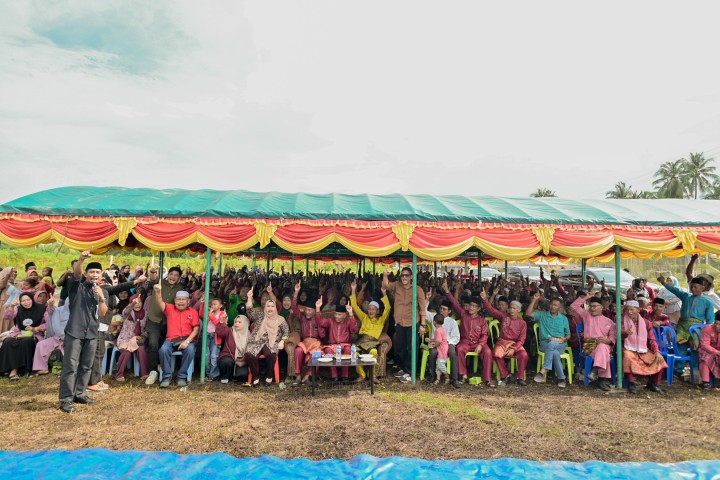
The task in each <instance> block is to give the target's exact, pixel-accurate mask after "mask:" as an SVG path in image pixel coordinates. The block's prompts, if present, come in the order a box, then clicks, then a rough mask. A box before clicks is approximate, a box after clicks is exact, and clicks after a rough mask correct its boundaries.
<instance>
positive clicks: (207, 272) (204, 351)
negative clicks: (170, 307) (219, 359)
mask: <svg viewBox="0 0 720 480" xmlns="http://www.w3.org/2000/svg"><path fill="white" fill-rule="evenodd" d="M205 256H206V257H207V260H206V262H205V304H204V308H203V324H202V330H200V343H201V345H202V351H201V353H200V364H201V365H202V367H201V368H200V383H205V369H206V368H207V363H206V362H205V355H207V326H208V309H209V308H210V281H211V280H212V279H211V278H210V266H211V265H212V249H210V247H208V249H207V252H205Z"/></svg>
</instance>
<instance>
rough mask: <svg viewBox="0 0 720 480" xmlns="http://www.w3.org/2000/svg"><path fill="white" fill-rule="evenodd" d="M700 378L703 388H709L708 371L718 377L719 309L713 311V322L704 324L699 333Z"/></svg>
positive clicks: (719, 352) (719, 345)
mask: <svg viewBox="0 0 720 480" xmlns="http://www.w3.org/2000/svg"><path fill="white" fill-rule="evenodd" d="M698 355H699V356H700V378H702V381H703V385H702V388H703V390H709V389H710V373H711V372H712V374H713V375H714V376H715V378H716V379H717V378H720V311H718V312H715V323H713V324H711V325H705V326H704V327H703V329H702V334H701V335H700V348H699V349H698Z"/></svg>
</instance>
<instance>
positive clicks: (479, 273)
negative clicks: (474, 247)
mask: <svg viewBox="0 0 720 480" xmlns="http://www.w3.org/2000/svg"><path fill="white" fill-rule="evenodd" d="M478 283H479V284H480V285H482V250H479V251H478Z"/></svg>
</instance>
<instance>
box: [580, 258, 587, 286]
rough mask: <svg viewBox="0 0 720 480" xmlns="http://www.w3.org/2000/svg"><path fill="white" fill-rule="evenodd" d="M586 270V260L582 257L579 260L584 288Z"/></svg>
mask: <svg viewBox="0 0 720 480" xmlns="http://www.w3.org/2000/svg"><path fill="white" fill-rule="evenodd" d="M586 271H587V260H586V259H584V258H583V259H582V260H581V261H580V275H581V276H582V289H583V290H585V284H586V283H587V282H586V281H585V272H586Z"/></svg>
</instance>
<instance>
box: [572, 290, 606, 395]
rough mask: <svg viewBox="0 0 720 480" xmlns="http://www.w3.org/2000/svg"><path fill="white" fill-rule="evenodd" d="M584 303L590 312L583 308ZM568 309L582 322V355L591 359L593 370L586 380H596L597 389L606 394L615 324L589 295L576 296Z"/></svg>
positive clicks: (597, 299) (598, 302)
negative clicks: (586, 303)
mask: <svg viewBox="0 0 720 480" xmlns="http://www.w3.org/2000/svg"><path fill="white" fill-rule="evenodd" d="M586 301H587V302H588V308H589V310H590V311H588V310H585V309H584V308H583V304H584V303H585V302H586ZM570 308H572V310H573V311H574V312H575V314H576V315H577V316H578V318H579V319H581V320H582V322H578V323H583V324H584V325H585V327H584V329H585V330H584V337H585V338H584V339H583V343H582V345H583V353H584V354H585V355H590V356H591V357H592V358H593V368H592V371H591V372H590V373H589V374H588V378H589V379H590V380H592V381H593V382H594V381H595V380H598V384H597V386H598V388H599V389H600V390H603V391H606V392H607V391H609V390H610V380H609V379H610V378H611V372H610V358H611V357H612V350H611V349H612V346H613V345H615V338H616V331H615V322H614V321H612V320H611V319H609V318H608V317H606V316H604V315H603V314H602V310H603V305H602V301H601V300H600V299H599V298H597V297H596V296H594V295H592V294H590V293H586V294H585V295H578V298H577V299H575V301H574V302H573V303H572V305H570Z"/></svg>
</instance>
